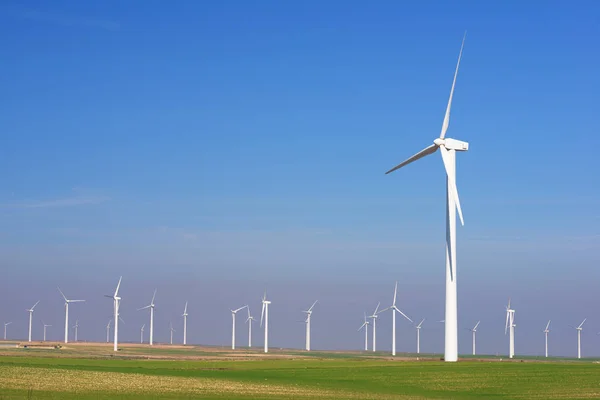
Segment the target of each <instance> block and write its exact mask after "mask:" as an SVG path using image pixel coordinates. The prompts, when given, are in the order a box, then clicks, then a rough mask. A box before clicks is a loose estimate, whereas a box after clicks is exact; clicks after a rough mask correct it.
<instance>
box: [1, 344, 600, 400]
mask: <svg viewBox="0 0 600 400" xmlns="http://www.w3.org/2000/svg"><path fill="white" fill-rule="evenodd" d="M155 350H157V351H158V352H159V353H160V352H161V351H162V352H165V351H167V350H168V349H160V350H159V349H151V350H149V349H147V348H146V349H144V348H131V349H127V350H126V351H124V352H123V353H121V352H119V353H120V354H119V356H118V357H110V356H109V354H110V353H109V352H108V350H107V349H106V348H101V349H97V348H93V347H92V348H88V347H83V346H81V347H79V348H74V349H73V348H72V349H68V351H67V352H63V350H58V352H59V354H58V356H57V353H56V352H57V350H41V349H39V350H33V351H32V350H23V349H14V350H13V349H11V350H3V351H2V352H1V354H0V399H27V398H30V399H192V398H194V399H197V398H200V399H208V398H220V399H309V398H317V399H449V398H452V399H488V398H489V399H592V398H600V364H597V363H593V362H591V361H587V362H565V361H562V362H499V361H485V360H483V361H482V360H479V361H476V360H473V361H463V362H459V363H455V364H444V363H442V362H439V361H433V360H430V361H397V360H389V359H387V358H386V359H384V358H378V357H366V356H364V355H363V356H361V355H360V354H356V355H355V356H352V355H351V354H349V355H346V356H340V354H335V353H333V354H329V353H318V355H312V356H311V357H304V356H302V355H300V354H299V355H297V356H296V355H290V354H288V355H287V356H286V357H285V358H277V355H273V356H270V357H268V358H262V357H257V356H259V355H260V353H258V352H256V353H254V354H252V352H246V355H247V356H248V357H243V358H241V359H239V360H235V359H232V358H234V357H231V354H230V355H229V356H223V354H228V353H231V352H227V351H225V350H223V351H221V352H219V351H216V350H213V349H209V350H202V349H198V348H195V349H194V348H191V349H190V350H189V352H190V353H194V352H195V351H196V352H199V354H211V356H210V357H209V358H206V359H192V360H190V359H178V357H179V353H180V349H173V350H171V352H170V353H169V354H171V356H170V357H171V358H170V359H142V358H141V357H139V353H143V352H144V351H145V352H146V353H148V355H151V354H152V353H153V352H154V351H155ZM78 352H79V356H77V353H78ZM136 354H138V356H136ZM215 354H218V355H219V356H218V357H217V356H216V355H215ZM251 355H254V356H255V357H254V359H252V357H249V356H251ZM330 355H331V356H330ZM163 356H164V355H163ZM219 357H220V358H219Z"/></svg>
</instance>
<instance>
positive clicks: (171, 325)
mask: <svg viewBox="0 0 600 400" xmlns="http://www.w3.org/2000/svg"><path fill="white" fill-rule="evenodd" d="M169 326H170V327H171V344H173V332H175V329H173V323H172V322H169Z"/></svg>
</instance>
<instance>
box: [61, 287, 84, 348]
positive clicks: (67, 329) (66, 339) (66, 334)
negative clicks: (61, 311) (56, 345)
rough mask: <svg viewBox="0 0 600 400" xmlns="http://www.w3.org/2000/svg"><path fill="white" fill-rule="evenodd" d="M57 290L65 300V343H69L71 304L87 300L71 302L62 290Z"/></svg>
mask: <svg viewBox="0 0 600 400" xmlns="http://www.w3.org/2000/svg"><path fill="white" fill-rule="evenodd" d="M57 289H58V291H59V292H60V294H61V295H62V297H63V299H65V343H69V304H70V303H81V302H84V301H85V300H69V299H67V296H65V294H64V293H63V292H62V290H60V288H57ZM75 341H77V339H75Z"/></svg>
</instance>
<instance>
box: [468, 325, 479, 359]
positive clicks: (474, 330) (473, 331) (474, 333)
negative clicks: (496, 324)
mask: <svg viewBox="0 0 600 400" xmlns="http://www.w3.org/2000/svg"><path fill="white" fill-rule="evenodd" d="M480 322H481V321H477V323H476V324H475V326H474V327H473V328H471V329H469V330H470V331H471V332H472V333H473V355H475V335H476V334H477V327H478V326H479V323H480Z"/></svg>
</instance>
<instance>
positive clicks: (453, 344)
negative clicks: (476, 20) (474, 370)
mask: <svg viewBox="0 0 600 400" xmlns="http://www.w3.org/2000/svg"><path fill="white" fill-rule="evenodd" d="M464 44H465V38H464V37H463V41H462V45H461V47H460V53H459V54H458V62H457V63H456V70H455V71H454V80H453V81H452V89H450V98H449V99H448V106H447V107H446V115H445V116H444V122H443V124H442V130H441V133H440V137H439V138H437V139H435V140H434V141H433V144H432V145H430V146H429V147H427V148H425V149H423V150H421V151H420V152H419V153H417V154H415V155H414V156H412V157H410V158H409V159H407V160H406V161H404V162H402V163H400V164H398V165H397V166H395V167H394V168H392V169H390V170H389V171H387V172H386V174H389V173H391V172H393V171H395V170H397V169H399V168H402V167H404V166H405V165H408V164H410V163H412V162H413V161H416V160H418V159H420V158H423V157H425V156H427V155H429V154H433V153H435V152H436V151H437V150H438V148H439V149H440V153H441V155H442V161H443V163H444V168H445V170H446V318H445V320H446V325H445V346H444V361H447V362H455V361H457V360H458V316H457V314H458V309H457V297H456V211H458V216H459V217H460V222H461V224H463V225H464V220H463V215H462V210H461V207H460V200H459V198H458V190H457V188H456V152H457V151H467V150H468V149H469V144H468V143H467V142H462V141H460V140H455V139H450V138H446V131H447V130H448V125H449V122H450V108H451V106H452V97H453V95H454V86H455V85H456V76H457V75H458V67H459V65H460V60H461V58H462V52H463V47H464Z"/></svg>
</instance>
